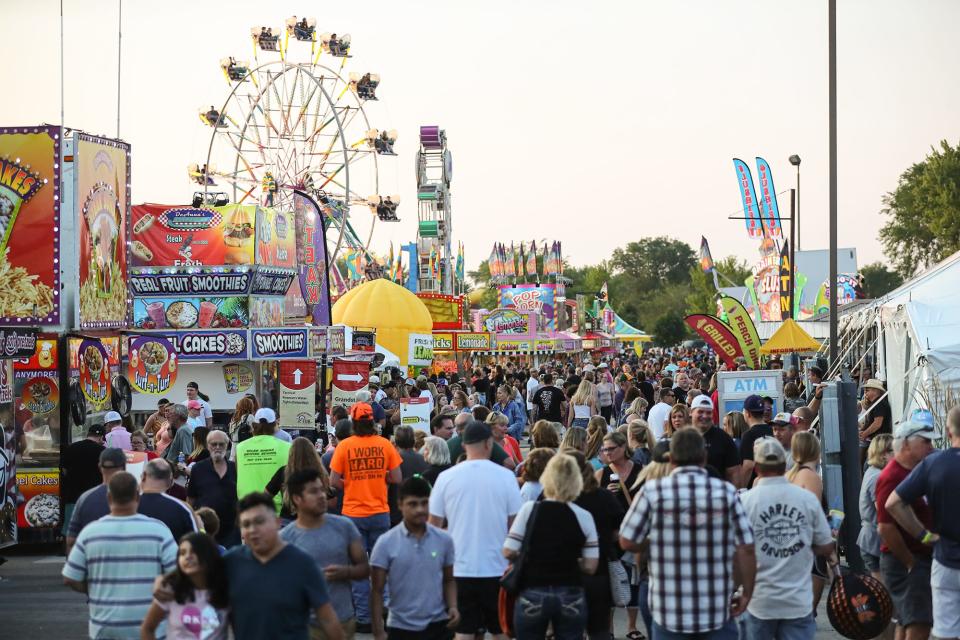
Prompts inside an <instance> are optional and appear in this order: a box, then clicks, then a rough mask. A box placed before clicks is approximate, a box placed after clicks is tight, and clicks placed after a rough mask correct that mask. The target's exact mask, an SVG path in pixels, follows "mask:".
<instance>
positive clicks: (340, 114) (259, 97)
mask: <svg viewBox="0 0 960 640" xmlns="http://www.w3.org/2000/svg"><path fill="white" fill-rule="evenodd" d="M250 37H251V41H252V44H253V63H252V64H251V63H248V62H246V61H242V60H239V59H237V58H234V57H229V58H224V59H223V60H221V62H220V66H221V69H222V70H223V73H224V78H225V79H226V81H227V83H228V84H229V85H230V87H231V89H230V92H229V93H228V95H227V97H226V99H225V100H224V101H223V102H222V104H221V105H220V106H219V107H217V106H216V104H214V105H210V106H207V107H203V108H201V109H200V114H199V115H200V119H201V121H202V122H203V123H204V124H205V125H206V126H208V127H210V129H211V135H210V143H209V146H208V150H207V157H206V159H205V162H203V163H202V164H201V163H196V164H191V165H190V166H189V167H188V175H189V177H190V179H191V180H192V181H193V182H195V183H196V184H197V185H199V186H202V187H203V190H202V191H198V192H197V194H196V195H195V196H194V202H195V203H196V204H200V203H202V204H207V205H212V204H220V203H224V202H226V201H229V202H233V203H237V204H254V203H256V204H260V205H263V206H269V207H274V208H277V209H281V210H284V211H293V197H294V190H299V191H303V192H306V193H307V194H309V195H310V196H311V197H313V199H314V200H315V201H316V202H317V204H318V205H320V207H321V209H322V210H323V212H324V213H325V216H326V220H325V226H326V229H327V234H326V235H327V249H328V256H329V262H330V265H331V266H333V265H334V264H335V260H336V259H337V257H338V256H339V257H349V258H350V259H351V260H356V261H357V262H359V263H361V264H362V266H372V267H374V268H373V269H372V270H374V271H375V270H376V268H375V262H374V261H373V260H372V259H370V256H369V253H368V248H369V246H370V241H371V239H372V237H373V231H374V228H375V226H376V223H377V221H378V220H380V221H384V222H387V221H396V220H397V219H398V218H397V205H398V204H399V200H400V198H399V196H396V195H385V194H380V191H379V187H380V185H379V169H380V162H382V161H383V159H384V158H387V157H392V156H395V155H396V154H395V153H394V151H393V145H394V143H395V142H396V139H397V134H396V132H395V131H381V130H378V129H376V128H374V127H372V126H371V124H370V120H369V118H368V117H367V113H366V111H365V108H364V107H365V105H366V103H368V102H370V101H375V100H377V89H378V86H379V83H380V78H379V76H378V75H377V74H375V73H369V72H362V73H360V72H347V71H346V69H345V68H346V65H347V63H348V61H349V60H350V58H351V55H350V51H351V38H350V36H349V35H346V34H345V35H341V36H338V35H337V34H335V33H322V34H321V33H318V32H317V30H316V20H315V19H314V18H297V17H291V18H289V19H288V20H287V21H286V25H285V28H276V29H275V28H273V27H269V26H256V27H253V28H251V30H250ZM307 47H309V49H308V48H307ZM308 50H309V55H307V54H306V52H307V51H308ZM297 57H299V58H300V59H299V60H298V59H297ZM198 201H199V202H198ZM366 270H367V271H371V269H370V268H368V269H366ZM366 275H367V276H368V277H370V276H378V275H379V274H373V273H367V274H366Z"/></svg>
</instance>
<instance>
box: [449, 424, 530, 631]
mask: <svg viewBox="0 0 960 640" xmlns="http://www.w3.org/2000/svg"><path fill="white" fill-rule="evenodd" d="M463 448H464V450H465V451H466V454H467V459H466V460H465V461H464V462H461V463H460V464H458V465H456V466H454V467H452V468H450V469H447V470H446V471H444V472H443V473H441V474H440V476H439V477H438V478H437V483H436V485H435V486H434V487H433V492H432V493H431V494H430V524H432V525H434V526H436V527H443V525H444V520H446V522H447V531H448V532H449V533H450V535H451V536H452V537H453V544H454V549H456V550H457V552H456V560H455V562H454V566H453V575H454V578H455V579H456V582H457V608H458V609H459V611H460V623H459V624H458V625H457V629H456V632H457V640H472V638H473V637H474V636H475V635H476V634H477V633H478V632H479V631H480V629H486V630H487V631H488V632H490V633H491V634H492V635H493V637H494V638H499V639H501V640H505V639H506V636H505V635H504V634H503V633H502V632H501V629H500V622H499V618H498V614H497V598H498V595H499V592H500V576H502V575H503V571H504V569H506V567H507V560H506V558H504V557H503V554H502V549H501V545H502V544H503V541H504V540H505V539H506V537H507V533H508V531H509V530H510V525H511V524H512V523H513V519H514V517H515V516H516V515H517V511H518V510H519V509H520V490H519V488H518V487H517V479H516V478H515V477H514V475H513V474H512V473H511V472H510V471H508V470H507V469H505V468H504V467H502V466H500V465H497V464H494V463H493V462H490V452H491V450H492V449H493V433H492V432H491V431H490V427H489V426H488V425H487V424H485V423H483V422H480V421H479V420H472V421H470V422H469V423H468V424H467V427H466V429H464V431H463Z"/></svg>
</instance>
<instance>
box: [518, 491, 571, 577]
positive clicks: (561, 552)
mask: <svg viewBox="0 0 960 640" xmlns="http://www.w3.org/2000/svg"><path fill="white" fill-rule="evenodd" d="M533 508H534V509H536V512H532V513H531V514H530V515H531V517H530V518H528V519H527V524H528V525H529V523H530V520H531V519H533V518H532V517H533V515H534V514H535V515H536V519H535V521H534V523H533V529H532V530H530V529H529V527H528V530H527V531H525V532H524V537H527V536H532V538H530V542H529V546H528V549H527V557H526V562H525V564H524V567H523V575H522V576H521V585H522V588H527V587H556V586H569V587H579V586H580V584H581V582H580V568H579V566H578V563H577V560H578V559H579V558H580V553H581V550H582V549H583V544H584V542H585V541H586V536H584V535H583V530H582V529H581V528H580V522H579V521H578V520H577V516H576V514H575V513H574V512H573V509H571V508H570V507H569V506H567V505H566V504H565V503H563V502H554V501H552V500H543V501H540V502H538V503H536V505H535V506H534V507H533Z"/></svg>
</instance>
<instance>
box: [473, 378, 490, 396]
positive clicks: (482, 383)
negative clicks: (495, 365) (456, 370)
mask: <svg viewBox="0 0 960 640" xmlns="http://www.w3.org/2000/svg"><path fill="white" fill-rule="evenodd" d="M489 388H490V381H489V380H487V378H486V376H481V377H479V378H477V381H476V382H474V383H473V390H474V391H476V392H477V393H478V394H480V395H482V396H486V395H487V389H489Z"/></svg>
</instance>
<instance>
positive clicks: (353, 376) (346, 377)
mask: <svg viewBox="0 0 960 640" xmlns="http://www.w3.org/2000/svg"><path fill="white" fill-rule="evenodd" d="M337 380H342V381H343V382H360V381H361V380H363V376H362V375H360V374H359V373H349V374H343V373H341V374H338V375H337Z"/></svg>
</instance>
